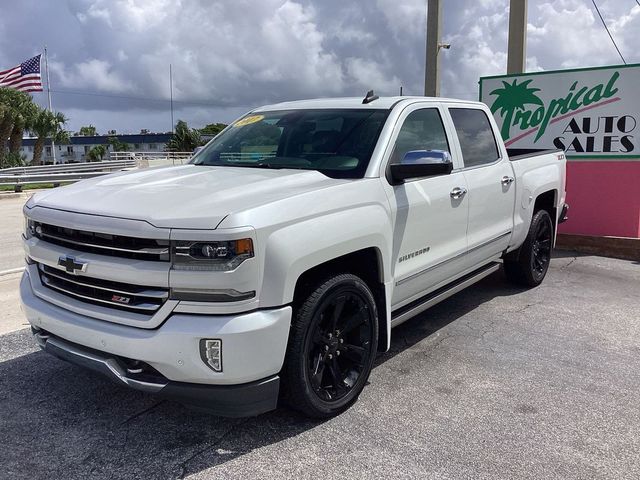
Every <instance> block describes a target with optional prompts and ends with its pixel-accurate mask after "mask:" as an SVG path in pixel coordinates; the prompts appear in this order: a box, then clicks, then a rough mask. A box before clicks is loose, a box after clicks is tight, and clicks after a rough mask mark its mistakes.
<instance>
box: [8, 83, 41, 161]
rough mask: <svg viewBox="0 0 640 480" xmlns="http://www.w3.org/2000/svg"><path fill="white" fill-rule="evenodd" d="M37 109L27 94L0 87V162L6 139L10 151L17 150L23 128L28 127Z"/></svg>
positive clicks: (16, 151) (19, 145)
mask: <svg viewBox="0 0 640 480" xmlns="http://www.w3.org/2000/svg"><path fill="white" fill-rule="evenodd" d="M38 109H39V107H38V106H37V105H36V104H35V103H33V100H32V99H31V96H29V95H28V94H26V93H24V92H19V91H18V90H13V89H10V88H0V163H2V162H3V158H4V157H5V155H6V154H7V141H8V142H9V143H8V147H9V152H10V153H15V154H17V153H18V152H19V150H20V147H21V146H22V136H23V133H24V130H25V129H28V128H30V126H31V124H32V123H33V120H34V118H35V116H36V115H37V112H38ZM15 158H17V157H15Z"/></svg>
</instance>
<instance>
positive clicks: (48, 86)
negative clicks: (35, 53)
mask: <svg viewBox="0 0 640 480" xmlns="http://www.w3.org/2000/svg"><path fill="white" fill-rule="evenodd" d="M44 68H45V70H46V72H47V97H48V99H49V111H50V112H53V109H52V108H51V81H50V80H49V58H48V57H47V46H46V45H45V46H44ZM51 154H52V155H53V164H54V165H55V164H56V142H55V141H54V139H53V136H52V137H51Z"/></svg>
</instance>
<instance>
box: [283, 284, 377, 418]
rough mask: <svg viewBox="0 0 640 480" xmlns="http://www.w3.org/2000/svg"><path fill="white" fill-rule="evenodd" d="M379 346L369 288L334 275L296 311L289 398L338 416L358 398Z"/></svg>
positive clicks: (312, 412) (304, 408)
mask: <svg viewBox="0 0 640 480" xmlns="http://www.w3.org/2000/svg"><path fill="white" fill-rule="evenodd" d="M377 345H378V311H377V309H376V302H375V300H374V298H373V294H372V293H371V290H370V289H369V287H368V286H367V284H366V283H365V282H364V281H363V280H361V279H360V278H359V277H357V276H355V275H351V274H340V275H335V276H332V277H330V278H328V279H326V280H325V281H323V282H321V283H320V284H318V286H317V287H316V288H315V289H314V290H313V291H312V292H311V294H309V295H308V296H307V297H306V299H305V300H304V301H303V303H302V304H301V306H300V307H299V308H298V309H297V310H296V312H295V318H294V320H293V324H292V326H291V333H290V336H289V344H288V346H287V356H286V359H285V365H284V369H283V380H284V385H283V387H284V392H285V399H286V400H287V401H288V403H289V404H290V405H291V406H292V407H293V408H296V409H297V410H300V411H301V412H302V413H304V414H306V415H308V416H311V417H316V418H327V417H331V416H334V415H336V414H338V413H340V412H341V411H343V410H345V409H346V408H348V407H349V406H350V405H351V404H352V403H353V402H355V401H356V400H357V399H358V396H359V395H360V392H362V389H363V388H364V386H365V384H366V382H367V379H368V378H369V374H370V373H371V368H372V366H373V361H374V360H375V354H376V351H377Z"/></svg>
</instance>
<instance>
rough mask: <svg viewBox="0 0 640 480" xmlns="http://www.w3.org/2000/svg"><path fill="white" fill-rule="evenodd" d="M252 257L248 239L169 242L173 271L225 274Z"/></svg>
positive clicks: (251, 248) (250, 244) (251, 244)
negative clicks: (200, 271)
mask: <svg viewBox="0 0 640 480" xmlns="http://www.w3.org/2000/svg"><path fill="white" fill-rule="evenodd" d="M252 257H253V242H252V241H251V239H250V238H243V239H241V240H231V241H226V242H189V241H183V240H178V241H173V242H171V259H172V268H174V269H175V270H213V271H220V272H227V271H229V270H234V269H235V268H237V267H238V265H240V264H241V263H242V262H244V261H245V260H246V259H248V258H252Z"/></svg>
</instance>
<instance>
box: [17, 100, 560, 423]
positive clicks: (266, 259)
mask: <svg viewBox="0 0 640 480" xmlns="http://www.w3.org/2000/svg"><path fill="white" fill-rule="evenodd" d="M513 155H517V156H513ZM565 162H566V160H565V156H564V154H563V153H562V152H560V151H544V152H538V151H519V152H509V151H508V150H507V149H506V148H505V146H504V143H503V142H502V140H501V138H500V135H499V130H498V128H497V126H496V124H495V122H494V119H493V117H492V115H491V112H490V111H489V109H488V108H487V106H486V105H484V104H482V103H476V102H468V101H460V100H449V99H444V98H425V97H391V98H378V97H377V96H375V95H373V93H372V92H369V94H368V95H367V97H366V98H365V99H364V100H363V99H362V98H339V99H318V100H308V101H296V102H288V103H280V104H276V105H270V106H265V107H262V108H258V109H255V110H253V111H251V112H250V113H248V114H247V115H245V116H244V117H242V118H240V119H239V120H237V121H235V122H234V123H232V124H231V125H230V126H228V127H227V128H226V129H225V130H224V131H223V132H221V133H220V134H219V135H218V136H216V137H215V138H214V139H213V140H211V141H210V142H209V143H208V144H207V145H206V146H205V147H204V148H203V149H202V150H200V151H198V152H197V153H196V154H195V156H194V157H193V158H192V159H191V161H190V162H189V163H188V164H186V165H181V166H175V167H160V168H150V169H140V170H135V171H128V172H119V173H115V174H110V175H107V176H103V177H100V178H94V179H90V180H85V181H81V182H78V183H76V184H73V185H69V186H65V187H61V188H56V189H52V190H50V191H47V192H41V193H38V194H36V195H34V196H33V197H32V198H31V199H30V200H29V201H28V202H27V203H26V205H25V207H24V215H25V231H24V247H25V253H26V263H27V266H26V270H25V273H24V276H23V278H22V281H21V284H20V293H21V299H22V306H23V310H24V312H25V314H26V317H27V318H28V320H29V322H30V324H31V326H32V331H33V334H34V336H35V340H36V341H37V343H38V344H39V346H40V347H41V348H42V349H43V350H45V351H46V352H49V353H51V354H53V355H55V356H57V357H59V358H62V359H64V360H67V361H69V362H71V363H74V364H77V365H80V366H83V367H86V368H89V369H92V370H95V371H98V372H100V373H102V374H104V375H106V376H108V377H109V378H111V379H112V380H114V381H115V382H116V383H119V384H120V385H124V386H128V387H131V388H134V389H137V390H141V391H144V392H150V393H157V394H160V395H163V396H165V397H167V398H171V399H175V400H178V401H180V402H182V403H184V404H186V405H188V406H192V407H195V408H205V409H207V410H209V411H211V412H213V413H215V414H218V415H225V416H251V415H257V414H260V413H263V412H266V411H269V410H272V409H274V408H276V406H277V405H278V401H279V400H283V401H285V402H287V403H288V404H289V405H291V406H293V407H294V408H296V409H299V410H300V411H302V412H303V413H304V414H306V415H309V416H313V417H321V418H322V417H329V416H332V415H335V414H337V413H339V412H341V411H343V410H345V409H346V408H348V407H349V406H350V405H351V404H353V402H355V401H356V400H357V398H358V396H359V395H360V393H361V392H362V390H363V387H364V386H365V383H366V382H367V379H368V377H369V374H370V372H371V369H372V365H373V362H374V359H375V357H376V354H377V352H383V351H385V350H386V349H388V348H389V345H390V341H391V335H392V329H393V327H395V326H397V325H399V324H401V323H402V322H404V321H406V320H407V319H409V318H411V317H412V316H414V315H416V314H418V313H420V312H422V311H424V310H425V309H427V308H428V307H430V306H432V305H434V304H436V303H438V302H440V301H442V300H443V299H445V298H447V297H449V296H451V295H453V294H455V293H456V292H458V291H460V290H461V289H463V288H465V287H468V286H470V285H472V284H474V283H475V282H477V281H479V280H480V279H482V278H484V277H486V276H487V275H489V274H491V273H492V272H494V271H496V270H497V269H498V268H500V267H501V266H503V268H504V270H505V272H506V276H507V278H508V279H510V280H512V281H514V282H517V283H518V284H520V285H524V286H528V287H534V286H536V285H538V284H539V283H540V282H541V281H542V280H543V278H544V277H545V274H546V273H547V269H548V267H549V262H550V258H551V250H552V247H553V245H554V242H555V233H556V229H557V225H558V223H559V222H561V221H562V220H563V219H564V218H565V215H566V211H567V206H566V205H565V167H566V163H565ZM65 373H68V374H69V375H72V374H74V370H68V371H65Z"/></svg>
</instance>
